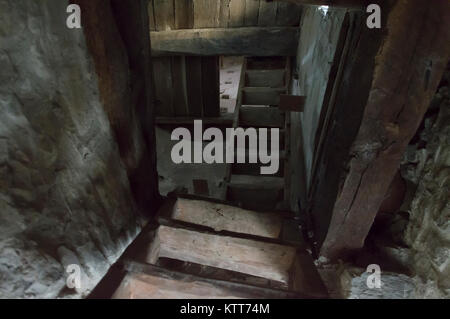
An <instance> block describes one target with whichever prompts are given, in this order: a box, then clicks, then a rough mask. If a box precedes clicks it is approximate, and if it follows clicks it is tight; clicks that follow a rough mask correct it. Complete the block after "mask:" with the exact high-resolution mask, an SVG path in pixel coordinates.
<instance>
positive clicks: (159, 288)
mask: <svg viewBox="0 0 450 319" xmlns="http://www.w3.org/2000/svg"><path fill="white" fill-rule="evenodd" d="M123 267H124V270H125V271H126V275H125V276H124V278H123V280H122V282H121V284H120V285H119V287H118V288H117V289H116V290H115V292H114V294H113V297H112V298H113V299H166V298H170V299H215V298H225V299H228V298H230V299H231V298H252V299H261V298H311V297H315V296H314V294H312V295H309V294H304V293H300V292H294V291H289V290H279V289H273V288H266V287H258V286H253V285H249V284H245V283H237V282H229V281H225V280H218V279H211V278H206V277H202V276H196V275H191V274H186V273H183V272H179V271H172V270H168V269H165V268H162V267H159V266H154V265H148V264H143V263H139V262H135V261H132V260H125V261H124V262H123Z"/></svg>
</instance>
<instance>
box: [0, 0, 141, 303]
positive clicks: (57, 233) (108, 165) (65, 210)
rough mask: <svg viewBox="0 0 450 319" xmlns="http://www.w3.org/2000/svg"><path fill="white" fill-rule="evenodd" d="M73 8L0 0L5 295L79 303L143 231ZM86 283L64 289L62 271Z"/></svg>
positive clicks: (53, 0) (0, 277)
mask: <svg viewBox="0 0 450 319" xmlns="http://www.w3.org/2000/svg"><path fill="white" fill-rule="evenodd" d="M67 5H68V2H67V1H62V0H47V1H29V0H0V66H1V72H0V298H5V297H43V298H50V297H81V296H85V295H86V294H88V293H89V291H90V290H91V289H92V288H93V287H94V286H95V285H96V283H97V282H98V281H99V280H100V279H101V278H102V276H103V275H104V274H105V273H106V271H107V270H108V268H109V265H111V264H112V263H113V262H114V261H115V260H116V259H117V258H118V256H119V255H121V253H122V252H123V250H124V249H125V248H126V246H127V245H128V244H129V243H130V241H131V240H132V239H133V238H134V237H135V235H136V234H137V232H138V231H139V229H140V222H141V221H140V218H139V217H138V212H137V208H136V205H135V203H134V200H133V197H132V194H131V192H130V186H129V180H128V178H127V173H126V170H125V168H124V165H123V164H122V161H121V159H120V156H119V151H118V146H117V143H116V141H115V138H114V135H113V133H112V130H111V127H110V123H109V120H108V117H107V115H106V114H105V111H104V109H103V107H102V104H101V102H100V97H99V89H98V82H97V76H96V74H95V70H94V66H93V62H92V61H91V58H90V55H89V53H88V50H87V47H86V43H85V38H84V35H83V31H82V30H81V29H80V30H75V29H74V30H69V29H67V27H66V23H65V20H66V18H67V14H66V7H67ZM68 264H79V265H80V266H81V269H82V285H81V289H78V290H77V291H73V290H68V289H67V288H65V282H66V275H67V274H66V273H65V266H66V265H68Z"/></svg>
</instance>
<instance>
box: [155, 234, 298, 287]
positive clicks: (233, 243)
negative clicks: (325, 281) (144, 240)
mask: <svg viewBox="0 0 450 319" xmlns="http://www.w3.org/2000/svg"><path fill="white" fill-rule="evenodd" d="M152 246H153V247H152V248H151V249H150V253H149V255H148V256H147V260H146V261H147V262H149V263H151V264H155V263H156V262H157V260H158V259H159V258H162V257H165V258H171V259H177V260H182V261H187V262H193V263H197V264H201V265H206V266H211V267H217V268H222V269H227V270H231V271H236V272H240V273H244V274H249V275H253V276H257V277H262V278H266V279H270V280H274V281H279V282H282V283H288V280H289V270H290V269H291V267H292V266H293V263H294V261H295V255H296V247H293V246H287V245H280V244H272V243H266V242H260V241H257V240H250V239H243V238H235V237H230V236H220V235H213V234H206V233H200V232H197V231H191V230H186V229H182V228H173V227H167V226H160V227H159V228H158V230H157V231H156V235H155V238H154V240H153V244H152Z"/></svg>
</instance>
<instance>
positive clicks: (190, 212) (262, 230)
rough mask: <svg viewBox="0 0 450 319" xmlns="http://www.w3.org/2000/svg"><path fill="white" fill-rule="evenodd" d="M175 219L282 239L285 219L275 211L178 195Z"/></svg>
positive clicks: (173, 213)
mask: <svg viewBox="0 0 450 319" xmlns="http://www.w3.org/2000/svg"><path fill="white" fill-rule="evenodd" d="M170 217H171V218H172V219H174V220H178V221H183V222H187V223H192V224H196V225H202V226H206V227H210V228H212V229H214V230H215V231H222V230H226V231H230V232H235V233H242V234H249V235H254V236H261V237H267V238H278V237H279V236H280V233H281V228H282V224H283V220H282V218H281V217H280V216H279V215H276V214H274V213H260V212H254V211H251V210H246V209H242V208H238V207H234V206H229V205H223V204H218V203H212V202H206V201H201V200H190V199H184V198H178V199H177V201H176V203H175V205H174V207H173V210H172V214H171V216H170Z"/></svg>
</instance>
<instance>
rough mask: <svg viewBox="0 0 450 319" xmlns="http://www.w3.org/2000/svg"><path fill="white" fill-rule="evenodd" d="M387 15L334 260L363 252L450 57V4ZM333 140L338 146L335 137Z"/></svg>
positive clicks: (332, 232)
mask: <svg viewBox="0 0 450 319" xmlns="http://www.w3.org/2000/svg"><path fill="white" fill-rule="evenodd" d="M386 15H387V23H386V29H385V30H383V35H384V36H383V39H382V41H381V46H379V47H377V48H375V49H374V50H373V52H369V53H370V54H375V53H378V54H377V56H376V64H375V67H374V70H373V74H372V75H371V76H369V78H370V79H371V86H370V88H369V92H368V99H366V104H365V110H364V114H363V117H362V121H361V125H360V127H359V132H358V134H357V135H356V139H355V140H354V141H353V142H352V147H351V149H350V150H349V154H352V155H351V156H349V160H348V162H347V163H346V165H345V167H346V170H347V172H346V175H344V176H342V179H341V182H340V184H339V185H340V188H339V193H338V194H337V198H336V202H335V204H334V208H333V212H332V218H331V221H330V225H329V228H328V233H327V235H326V238H325V241H324V243H323V245H322V247H321V254H322V255H324V256H326V257H328V258H330V259H336V258H341V257H342V256H345V255H347V254H349V253H351V252H354V251H356V250H358V249H360V248H362V247H363V245H364V240H365V238H366V236H367V234H368V232H369V230H370V228H371V226H372V223H373V221H374V219H375V216H376V214H377V212H378V210H379V207H380V206H381V204H382V202H383V199H384V196H385V194H386V191H387V190H388V188H389V185H390V183H391V180H392V178H393V177H394V176H395V174H396V172H397V170H398V167H399V165H400V161H401V159H402V157H403V154H404V152H405V150H406V147H407V145H408V143H409V142H410V140H411V138H412V137H413V136H414V134H415V133H416V131H417V128H418V127H419V125H420V123H421V121H422V118H423V115H424V114H425V112H426V110H427V108H428V106H429V105H430V102H431V99H432V97H433V95H434V94H435V91H436V88H437V86H438V84H439V81H440V80H441V78H442V74H443V72H444V70H445V67H446V66H447V63H448V59H449V55H450V28H448V23H447V22H448V21H450V2H449V1H447V0H437V1H433V3H432V4H430V3H427V2H424V1H421V0H414V1H396V2H393V7H392V8H391V10H390V11H388V12H387V13H386ZM364 30H366V29H364ZM363 32H367V33H370V32H371V31H368V30H366V31H363ZM405 35H407V37H408V41H405ZM361 38H362V37H361V36H358V41H361V40H360V39H361ZM359 74H360V73H359ZM349 78H351V77H349ZM358 81H360V79H359V78H357V77H355V78H354V79H353V81H352V82H358ZM350 87H351V90H352V91H355V90H356V89H355V87H354V85H352V83H350ZM349 95H350V96H351V94H349ZM353 107H354V106H352V108H353ZM336 126H337V127H339V125H336ZM330 135H332V134H331V133H330ZM332 138H333V143H337V142H336V135H335V136H333V137H332Z"/></svg>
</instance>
